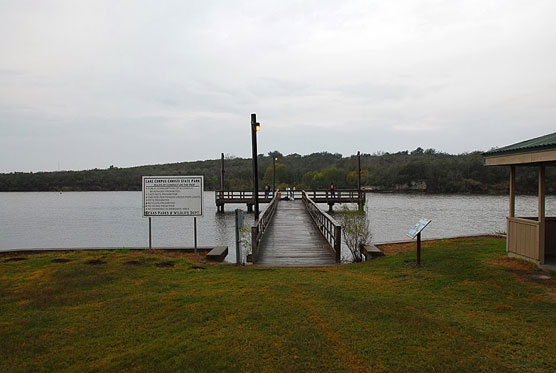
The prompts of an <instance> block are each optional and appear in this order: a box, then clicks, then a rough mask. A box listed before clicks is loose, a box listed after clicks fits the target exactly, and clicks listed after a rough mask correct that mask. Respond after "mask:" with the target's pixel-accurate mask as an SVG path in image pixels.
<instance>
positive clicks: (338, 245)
mask: <svg viewBox="0 0 556 373" xmlns="http://www.w3.org/2000/svg"><path fill="white" fill-rule="evenodd" d="M334 251H335V252H336V263H340V262H341V261H342V227H341V226H334Z"/></svg>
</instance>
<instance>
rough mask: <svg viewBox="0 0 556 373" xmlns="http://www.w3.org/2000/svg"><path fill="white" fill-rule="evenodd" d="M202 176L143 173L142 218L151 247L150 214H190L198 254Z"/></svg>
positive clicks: (153, 215)
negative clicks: (147, 227)
mask: <svg viewBox="0 0 556 373" xmlns="http://www.w3.org/2000/svg"><path fill="white" fill-rule="evenodd" d="M203 187H204V178H203V176H143V217H148V218H149V248H152V232H151V218H152V217H162V216H164V217H183V216H192V217H193V232H194V242H195V253H197V217H198V216H203V190H204V188H203Z"/></svg>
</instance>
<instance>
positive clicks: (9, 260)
mask: <svg viewBox="0 0 556 373" xmlns="http://www.w3.org/2000/svg"><path fill="white" fill-rule="evenodd" d="M22 260H27V258H22V257H14V258H8V259H5V260H4V262H21V261H22Z"/></svg>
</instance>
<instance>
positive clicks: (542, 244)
mask: <svg viewBox="0 0 556 373" xmlns="http://www.w3.org/2000/svg"><path fill="white" fill-rule="evenodd" d="M544 176H545V173H544V165H543V164H541V165H540V166H539V262H540V264H544V249H545V241H546V236H545V220H546V219H545V177H544Z"/></svg>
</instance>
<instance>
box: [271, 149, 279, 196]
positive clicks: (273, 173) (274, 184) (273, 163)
mask: <svg viewBox="0 0 556 373" xmlns="http://www.w3.org/2000/svg"><path fill="white" fill-rule="evenodd" d="M277 160H278V157H274V159H273V161H272V175H273V176H272V195H273V196H274V194H275V193H276V161H277Z"/></svg>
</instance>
